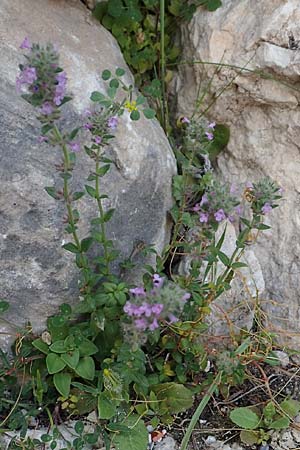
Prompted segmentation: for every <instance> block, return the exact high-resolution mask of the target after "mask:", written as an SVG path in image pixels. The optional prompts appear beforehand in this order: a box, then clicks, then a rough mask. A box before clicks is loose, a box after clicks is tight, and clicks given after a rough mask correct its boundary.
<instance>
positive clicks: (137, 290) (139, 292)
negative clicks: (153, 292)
mask: <svg viewBox="0 0 300 450" xmlns="http://www.w3.org/2000/svg"><path fill="white" fill-rule="evenodd" d="M129 292H131V294H134V295H146V292H145V289H144V288H143V287H135V288H133V289H129Z"/></svg>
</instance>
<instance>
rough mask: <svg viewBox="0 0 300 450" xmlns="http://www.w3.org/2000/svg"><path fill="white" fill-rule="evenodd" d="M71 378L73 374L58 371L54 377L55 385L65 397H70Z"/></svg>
mask: <svg viewBox="0 0 300 450" xmlns="http://www.w3.org/2000/svg"><path fill="white" fill-rule="evenodd" d="M71 379H72V377H71V375H70V374H69V373H66V372H60V373H56V374H55V375H54V377H53V383H54V386H55V387H56V389H57V390H58V392H59V393H60V395H62V396H63V397H67V398H68V397H69V394H70V386H71Z"/></svg>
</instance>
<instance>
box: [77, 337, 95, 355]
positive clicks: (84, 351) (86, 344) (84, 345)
mask: <svg viewBox="0 0 300 450" xmlns="http://www.w3.org/2000/svg"><path fill="white" fill-rule="evenodd" d="M78 350H79V352H80V356H91V355H94V354H95V353H97V352H98V347H97V346H96V345H95V344H94V343H93V342H91V341H89V340H88V339H83V341H82V342H81V343H80V345H79V346H78Z"/></svg>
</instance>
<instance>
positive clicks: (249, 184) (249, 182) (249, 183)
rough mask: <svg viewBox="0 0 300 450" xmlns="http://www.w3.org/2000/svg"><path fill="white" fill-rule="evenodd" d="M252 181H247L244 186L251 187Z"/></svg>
mask: <svg viewBox="0 0 300 450" xmlns="http://www.w3.org/2000/svg"><path fill="white" fill-rule="evenodd" d="M253 187H254V186H253V183H251V181H247V183H246V188H248V189H253Z"/></svg>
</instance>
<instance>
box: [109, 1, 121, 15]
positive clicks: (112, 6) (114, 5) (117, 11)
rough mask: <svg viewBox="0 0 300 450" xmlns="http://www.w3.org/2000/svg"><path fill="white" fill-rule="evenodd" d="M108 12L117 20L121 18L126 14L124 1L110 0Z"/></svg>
mask: <svg viewBox="0 0 300 450" xmlns="http://www.w3.org/2000/svg"><path fill="white" fill-rule="evenodd" d="M107 12H108V14H110V15H111V16H112V17H115V18H116V17H120V16H121V15H122V14H124V6H123V3H122V0H109V2H108V9H107Z"/></svg>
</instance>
